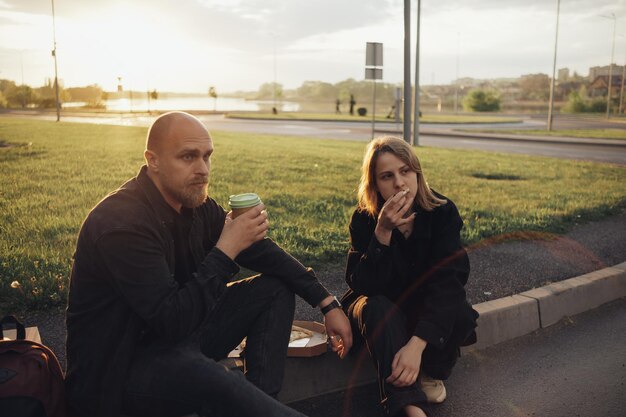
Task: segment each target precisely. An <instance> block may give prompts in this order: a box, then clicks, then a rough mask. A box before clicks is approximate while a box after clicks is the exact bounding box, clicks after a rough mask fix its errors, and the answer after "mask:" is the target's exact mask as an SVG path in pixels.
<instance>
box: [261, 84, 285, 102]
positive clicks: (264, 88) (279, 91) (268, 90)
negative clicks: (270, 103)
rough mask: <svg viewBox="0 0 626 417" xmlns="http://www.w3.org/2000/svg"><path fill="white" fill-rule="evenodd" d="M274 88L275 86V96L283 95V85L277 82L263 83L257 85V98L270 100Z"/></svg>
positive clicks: (272, 96)
mask: <svg viewBox="0 0 626 417" xmlns="http://www.w3.org/2000/svg"><path fill="white" fill-rule="evenodd" d="M274 88H276V98H277V99H278V98H281V97H282V96H283V85H282V84H279V83H264V84H261V86H260V87H259V92H258V94H257V98H259V99H264V100H271V99H272V98H274Z"/></svg>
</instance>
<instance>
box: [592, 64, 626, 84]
mask: <svg viewBox="0 0 626 417" xmlns="http://www.w3.org/2000/svg"><path fill="white" fill-rule="evenodd" d="M611 66H612V67H613V71H612V72H613V76H616V75H620V76H621V75H622V71H623V70H624V67H623V66H622V65H617V64H612V65H611ZM603 75H606V76H607V77H608V75H609V66H608V65H605V66H603V67H591V68H589V77H588V79H589V81H590V82H593V81H595V79H596V78H598V77H600V76H603Z"/></svg>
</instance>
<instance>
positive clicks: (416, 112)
mask: <svg viewBox="0 0 626 417" xmlns="http://www.w3.org/2000/svg"><path fill="white" fill-rule="evenodd" d="M420 13H421V2H420V0H417V25H416V28H415V32H416V34H415V37H416V41H415V100H414V101H415V107H414V109H413V142H412V143H413V145H415V146H419V144H420Z"/></svg>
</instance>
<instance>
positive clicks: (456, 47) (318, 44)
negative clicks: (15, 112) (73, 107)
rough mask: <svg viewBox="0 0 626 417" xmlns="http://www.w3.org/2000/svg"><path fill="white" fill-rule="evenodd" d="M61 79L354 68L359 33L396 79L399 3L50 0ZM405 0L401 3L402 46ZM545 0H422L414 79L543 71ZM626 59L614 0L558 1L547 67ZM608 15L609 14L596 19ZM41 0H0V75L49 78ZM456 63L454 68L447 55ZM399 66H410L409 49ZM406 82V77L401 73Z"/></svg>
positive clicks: (211, 79) (342, 72) (169, 81)
mask: <svg viewBox="0 0 626 417" xmlns="http://www.w3.org/2000/svg"><path fill="white" fill-rule="evenodd" d="M54 3H55V13H56V41H57V56H58V65H59V68H58V70H59V78H61V79H62V80H63V83H64V85H65V86H67V87H74V86H83V85H88V84H99V85H101V86H102V87H103V88H105V89H106V90H112V89H114V88H115V86H116V85H117V82H118V80H117V77H121V78H122V83H123V84H124V87H125V88H127V89H128V88H132V89H136V90H146V89H157V90H159V91H180V92H206V91H207V89H208V87H209V86H215V87H216V89H217V91H218V92H220V91H222V92H229V91H236V90H256V89H257V88H258V87H259V85H260V84H262V83H264V82H271V81H273V80H274V77H275V78H276V81H277V82H278V83H281V84H283V86H285V87H286V88H295V87H298V86H299V85H301V84H302V82H303V81H306V80H321V81H327V82H331V83H335V82H338V81H341V80H345V79H347V78H354V79H357V80H360V79H363V78H364V65H365V44H366V42H382V43H383V44H384V73H383V74H384V81H385V82H391V83H401V82H402V79H403V39H404V14H403V13H404V12H403V10H404V1H401V0H313V1H311V0H127V1H121V0H88V1H85V0H54ZM416 5H417V0H413V1H411V8H412V9H411V15H412V28H411V37H412V47H411V50H412V54H414V53H415V34H416V30H415V27H416V14H417V12H416V9H417V7H416ZM556 5H557V1H556V0H430V1H421V21H420V22H421V23H420V51H421V52H420V59H421V64H420V83H421V84H445V83H450V82H452V81H453V80H454V79H455V78H456V77H457V75H458V77H474V78H497V77H518V76H520V75H523V74H531V73H540V72H541V73H545V74H551V73H552V61H553V54H554V39H555V25H556ZM612 15H614V16H615V17H616V19H615V23H616V37H615V58H614V60H613V61H614V62H616V63H618V64H620V65H621V64H623V63H624V62H625V61H626V0H561V12H560V26H559V44H558V55H557V68H564V67H567V68H570V70H571V71H577V72H578V73H579V74H581V75H587V74H588V70H589V67H591V66H596V65H608V63H609V61H610V58H611V46H612V39H613V22H614V20H613V19H612V18H611V17H610V16H612ZM607 16H609V17H607ZM52 35H53V25H52V6H51V1H50V0H0V79H2V78H5V79H10V80H13V81H15V82H17V83H18V84H19V83H21V82H22V80H23V81H24V83H26V84H29V85H33V86H39V85H42V84H43V82H44V80H45V79H46V78H49V77H53V76H54V62H53V59H52V57H51V53H50V51H51V49H52V45H53V40H52ZM457 62H458V65H457ZM411 65H412V67H414V65H415V57H414V55H413V56H412V58H411ZM412 79H413V77H412Z"/></svg>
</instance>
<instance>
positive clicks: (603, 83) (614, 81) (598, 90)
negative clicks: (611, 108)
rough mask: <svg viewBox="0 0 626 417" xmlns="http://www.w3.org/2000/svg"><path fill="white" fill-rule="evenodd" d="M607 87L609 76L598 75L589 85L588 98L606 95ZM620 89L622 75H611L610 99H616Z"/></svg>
mask: <svg viewBox="0 0 626 417" xmlns="http://www.w3.org/2000/svg"><path fill="white" fill-rule="evenodd" d="M608 85H609V76H608V75H600V76H598V77H596V78H595V79H594V80H593V82H592V83H591V84H589V96H591V97H603V96H606V95H607V90H608V89H607V86H608ZM621 88H622V74H621V73H619V74H613V76H612V77H611V97H612V98H618V97H619V94H620V90H621Z"/></svg>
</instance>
